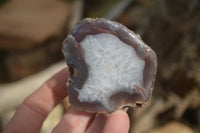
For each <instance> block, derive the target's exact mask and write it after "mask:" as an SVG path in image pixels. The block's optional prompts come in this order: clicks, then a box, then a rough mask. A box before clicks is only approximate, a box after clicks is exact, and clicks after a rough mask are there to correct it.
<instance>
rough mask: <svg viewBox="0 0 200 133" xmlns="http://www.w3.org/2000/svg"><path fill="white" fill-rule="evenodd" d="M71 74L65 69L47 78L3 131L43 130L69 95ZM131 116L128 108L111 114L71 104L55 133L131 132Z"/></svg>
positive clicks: (33, 132) (34, 131)
mask: <svg viewBox="0 0 200 133" xmlns="http://www.w3.org/2000/svg"><path fill="white" fill-rule="evenodd" d="M68 76H69V72H68V70H67V69H63V70H61V71H60V72H58V73H57V74H56V75H54V76H53V77H52V78H50V79H49V80H48V81H46V82H45V83H44V84H43V85H42V86H41V87H40V88H39V89H38V90H36V91H35V92H34V93H33V94H31V95H30V96H29V97H28V98H26V100H25V101H24V102H23V103H22V104H21V105H20V107H19V108H18V110H17V111H16V113H15V115H14V116H13V118H12V119H11V120H10V122H9V123H8V125H7V126H6V128H5V129H4V131H3V133H39V132H40V129H41V127H42V124H43V122H44V120H45V119H46V117H47V115H48V114H49V113H50V112H51V111H52V110H53V108H54V107H55V106H56V105H57V104H58V103H60V102H61V101H62V100H63V99H64V98H65V97H66V96H67V87H66V82H67V79H68ZM128 129H129V118H128V115H127V114H126V112H125V111H122V110H118V111H115V112H113V113H111V114H110V115H105V114H99V115H96V114H95V113H88V112H85V111H83V110H79V109H78V108H76V107H73V106H70V107H69V109H68V110H67V111H66V112H65V114H64V115H63V118H62V120H61V121H60V122H59V123H58V125H57V126H56V127H55V128H54V129H53V131H52V132H53V133H128Z"/></svg>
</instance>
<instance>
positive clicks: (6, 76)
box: [0, 0, 200, 133]
mask: <svg viewBox="0 0 200 133" xmlns="http://www.w3.org/2000/svg"><path fill="white" fill-rule="evenodd" d="M85 17H91V18H96V17H104V18H109V19H111V20H115V21H118V22H120V23H122V24H124V25H126V26H127V27H128V28H129V29H131V30H133V31H134V32H135V33H137V34H139V35H140V36H141V38H142V39H143V40H144V42H145V43H147V44H148V45H149V46H150V47H152V49H154V50H155V52H156V53H157V56H158V73H157V78H156V83H155V86H154V91H153V96H152V99H151V101H150V102H149V103H148V104H147V105H146V106H144V107H143V108H138V109H129V110H128V114H129V116H130V121H131V127H130V131H129V132H130V133H169V132H170V133H199V132H200V0H0V99H1V100H0V132H1V130H2V129H3V128H4V127H5V125H6V124H7V122H8V121H9V120H10V118H11V117H12V115H13V114H14V112H15V111H16V109H17V107H18V106H19V104H20V103H21V102H22V101H23V100H24V98H25V97H26V96H27V95H29V94H30V93H31V92H33V91H34V90H36V89H37V88H38V87H39V86H40V85H41V84H42V83H43V82H44V81H45V80H47V79H48V78H49V77H51V76H52V75H53V74H54V73H56V72H57V71H59V70H60V69H61V68H63V67H65V66H66V65H65V62H64V60H63V59H64V57H63V55H62V52H61V44H62V41H63V40H64V38H65V37H66V36H67V34H68V33H69V32H70V30H71V29H72V28H73V26H74V24H75V23H77V22H78V21H80V20H81V19H82V18H85ZM66 104H68V103H67V102H64V103H62V104H60V105H58V106H57V107H56V108H55V109H54V110H53V112H52V113H51V114H50V115H49V116H48V119H47V120H46V121H45V123H44V125H43V127H42V130H41V133H48V132H50V131H51V129H52V128H53V127H54V126H55V125H56V124H57V123H58V121H59V120H60V118H61V117H62V114H63V112H64V110H65V107H66Z"/></svg>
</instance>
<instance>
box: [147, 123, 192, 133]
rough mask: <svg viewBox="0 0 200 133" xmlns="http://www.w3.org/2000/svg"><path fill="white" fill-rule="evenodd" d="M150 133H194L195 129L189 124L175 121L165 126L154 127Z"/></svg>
mask: <svg viewBox="0 0 200 133" xmlns="http://www.w3.org/2000/svg"><path fill="white" fill-rule="evenodd" d="M148 133H194V131H193V130H192V129H191V128H190V127H188V126H187V125H184V124H182V123H179V122H176V121H173V122H169V123H167V124H166V125H164V126H163V127H160V128H155V129H152V130H151V131H149V132H148Z"/></svg>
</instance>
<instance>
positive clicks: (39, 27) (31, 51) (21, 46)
mask: <svg viewBox="0 0 200 133" xmlns="http://www.w3.org/2000/svg"><path fill="white" fill-rule="evenodd" d="M71 5H72V3H71V2H68V1H62V0H42V1H41V0H34V1H31V0H11V1H7V2H6V3H5V4H3V5H2V6H1V7H0V50H1V51H3V52H5V53H6V54H4V57H2V59H3V60H2V61H1V64H0V65H1V67H4V68H5V70H6V72H4V75H2V74H1V73H0V75H1V77H8V81H13V80H18V79H20V78H23V77H25V76H27V75H29V74H32V73H35V72H38V71H40V70H42V69H43V68H45V67H47V66H48V65H50V64H52V63H54V62H56V61H59V60H60V59H62V58H63V56H62V52H61V47H62V46H61V44H62V41H63V40H64V38H65V36H66V33H67V31H68V29H67V24H68V21H69V18H70V15H71ZM0 79H2V78H0Z"/></svg>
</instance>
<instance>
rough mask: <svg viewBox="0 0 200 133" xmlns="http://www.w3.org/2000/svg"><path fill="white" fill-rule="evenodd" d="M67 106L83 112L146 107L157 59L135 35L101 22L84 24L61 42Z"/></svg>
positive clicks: (115, 25) (97, 20)
mask: <svg viewBox="0 0 200 133" xmlns="http://www.w3.org/2000/svg"><path fill="white" fill-rule="evenodd" d="M63 53H64V56H65V59H66V62H67V65H68V66H69V71H70V78H69V80H68V83H67V86H68V91H69V100H70V103H71V104H72V105H74V106H77V107H80V108H82V109H85V110H87V111H89V112H108V113H109V112H113V111H115V110H117V109H121V108H123V107H127V106H130V107H136V106H141V105H143V104H144V103H146V102H147V101H148V100H149V99H150V97H151V93H152V90H153V84H154V80H155V75H156V68H157V58H156V54H155V53H154V51H153V50H152V49H151V48H150V47H149V46H147V45H146V44H145V43H144V42H143V41H142V40H141V39H140V37H139V36H138V35H136V34H134V33H133V32H132V31H130V30H129V29H127V28H126V27H125V26H123V25H122V24H119V23H117V22H113V21H110V20H107V19H103V18H97V19H90V18H87V19H84V20H82V21H81V22H80V23H78V24H77V25H76V26H75V28H74V29H73V31H72V32H71V34H69V35H68V36H67V38H66V39H65V41H64V43H63Z"/></svg>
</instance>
